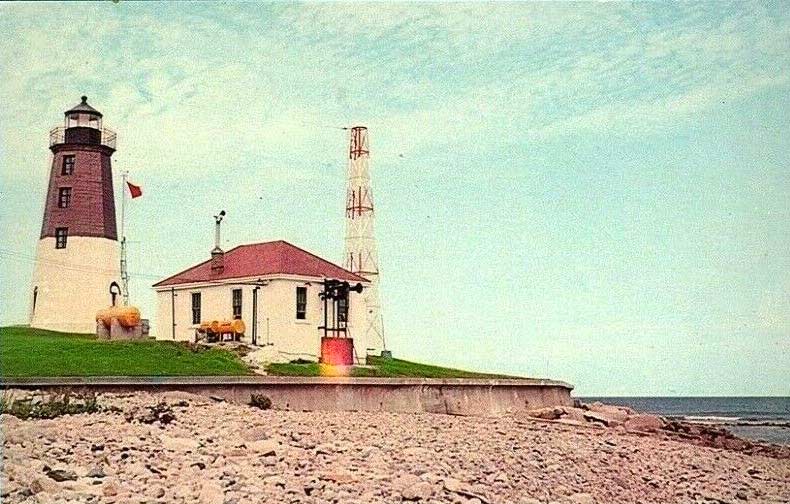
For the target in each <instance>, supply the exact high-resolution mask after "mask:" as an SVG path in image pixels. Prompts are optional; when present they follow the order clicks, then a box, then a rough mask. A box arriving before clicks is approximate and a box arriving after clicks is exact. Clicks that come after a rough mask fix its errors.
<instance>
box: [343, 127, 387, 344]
mask: <svg viewBox="0 0 790 504" xmlns="http://www.w3.org/2000/svg"><path fill="white" fill-rule="evenodd" d="M373 221H374V211H373V192H372V190H371V188H370V148H369V145H368V129H367V128H366V127H365V126H354V127H353V128H351V143H350V146H349V152H348V185H347V186H346V252H345V256H344V260H343V266H344V267H345V268H346V269H347V270H349V271H351V272H352V273H356V274H358V275H360V276H363V277H365V278H367V279H368V280H370V283H371V285H370V286H369V287H367V288H366V289H365V290H364V291H363V298H364V300H365V309H366V313H365V315H366V317H365V320H366V323H365V329H364V331H363V334H362V336H363V337H364V338H365V340H364V341H365V342H366V344H367V345H368V346H371V345H374V346H375V347H379V345H381V346H380V347H379V348H382V349H386V346H385V345H384V332H383V329H382V323H381V320H382V316H381V305H380V304H379V288H378V287H379V258H378V251H377V249H376V238H375V235H374V233H373ZM379 342H380V343H379Z"/></svg>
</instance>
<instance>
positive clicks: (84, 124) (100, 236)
mask: <svg viewBox="0 0 790 504" xmlns="http://www.w3.org/2000/svg"><path fill="white" fill-rule="evenodd" d="M65 115H66V118H65V123H64V125H63V126H62V127H56V128H54V129H53V130H52V131H50V135H49V148H50V150H51V151H52V154H53V156H52V169H51V170H50V174H49V189H48V190H47V199H46V202H45V205H44V219H43V223H42V225H41V237H40V239H39V242H38V246H37V250H36V265H35V271H34V273H33V285H32V287H31V293H30V295H31V304H30V306H31V307H30V325H31V326H32V327H37V328H41V329H51V330H55V331H68V332H83V333H86V332H93V331H95V330H96V321H95V317H96V311H98V310H99V309H101V308H105V307H107V306H109V305H110V304H112V303H113V302H115V301H116V299H115V298H116V296H117V294H118V293H120V289H119V284H120V276H121V273H120V246H119V243H118V232H117V230H116V225H115V199H114V196H113V182H112V168H111V165H110V157H112V155H113V153H114V152H115V133H113V132H112V131H110V130H107V129H103V128H102V115H101V113H100V112H99V111H98V110H96V109H94V108H93V107H91V106H90V105H88V98H87V97H85V96H83V97H82V102H81V103H80V104H78V105H77V106H76V107H74V108H72V109H70V110H67V111H66V113H65Z"/></svg>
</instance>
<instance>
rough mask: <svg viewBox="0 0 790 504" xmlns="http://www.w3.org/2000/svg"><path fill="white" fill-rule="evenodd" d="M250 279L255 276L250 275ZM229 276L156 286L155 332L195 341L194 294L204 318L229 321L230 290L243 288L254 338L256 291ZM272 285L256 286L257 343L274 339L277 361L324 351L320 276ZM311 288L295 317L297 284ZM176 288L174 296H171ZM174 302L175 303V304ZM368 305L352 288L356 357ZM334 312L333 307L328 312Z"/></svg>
mask: <svg viewBox="0 0 790 504" xmlns="http://www.w3.org/2000/svg"><path fill="white" fill-rule="evenodd" d="M250 280H252V279H250ZM231 282H232V281H229V282H228V283H227V284H221V285H202V286H201V285H195V286H183V285H180V286H178V285H177V286H174V287H175V289H174V291H171V289H170V288H169V287H160V288H157V318H156V325H155V335H156V338H157V339H161V340H172V339H173V336H174V333H175V339H176V340H179V341H191V340H194V338H195V329H196V328H197V327H198V325H199V324H192V295H191V294H192V293H193V292H200V293H201V317H200V318H201V321H202V322H210V321H212V320H229V319H231V318H232V315H233V304H232V299H233V297H232V291H233V289H242V320H243V321H244V323H245V324H246V326H247V330H246V333H245V341H246V342H248V343H249V342H251V338H252V332H253V327H252V295H253V294H252V291H253V289H254V288H255V286H253V285H239V284H233V283H231ZM268 282H269V283H268V284H267V285H265V286H263V287H260V288H259V289H258V319H257V326H258V327H257V343H258V345H266V344H271V345H272V346H273V348H274V350H275V352H276V354H277V355H278V360H282V361H289V360H293V359H298V358H303V359H312V360H316V359H317V358H318V355H319V354H320V342H321V335H322V334H323V331H319V330H318V326H320V325H323V321H324V314H323V303H322V301H321V299H320V298H319V295H318V294H319V292H321V288H322V285H321V280H320V279H312V280H311V279H308V278H304V279H295V278H288V279H285V278H276V279H268ZM300 286H303V287H306V288H307V311H306V318H305V319H304V320H298V319H297V318H296V287H300ZM173 292H174V293H175V297H173ZM173 303H175V304H173ZM173 309H175V319H176V326H175V330H173V327H172V319H171V312H172V310H173ZM364 310H365V306H364V300H363V299H362V294H357V293H354V292H352V293H351V294H350V299H349V335H350V336H352V337H354V347H355V351H356V354H357V356H359V357H360V358H361V359H362V360H364V357H365V355H366V349H367V347H368V345H367V342H366V341H364V340H363V336H362V335H363V334H364V321H365V313H364ZM330 315H331V311H330Z"/></svg>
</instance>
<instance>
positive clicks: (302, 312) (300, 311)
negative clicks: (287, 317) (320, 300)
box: [296, 287, 307, 320]
mask: <svg viewBox="0 0 790 504" xmlns="http://www.w3.org/2000/svg"><path fill="white" fill-rule="evenodd" d="M306 317H307V287H297V288H296V318H297V320H304V319H305V318H306Z"/></svg>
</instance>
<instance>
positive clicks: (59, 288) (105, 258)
mask: <svg viewBox="0 0 790 504" xmlns="http://www.w3.org/2000/svg"><path fill="white" fill-rule="evenodd" d="M120 253H121V251H120V246H119V244H118V242H117V241H116V240H110V239H108V238H97V237H87V236H69V237H68V239H67V242H66V247H65V248H60V249H58V248H55V238H52V237H46V238H42V239H41V240H40V241H39V242H38V246H37V248H36V266H35V270H34V272H33V292H32V293H30V295H31V305H30V325H31V327H36V328H39V329H50V330H53V331H64V332H75V333H95V332H96V312H97V311H98V310H100V309H102V308H106V307H108V306H110V305H111V303H112V296H111V295H110V285H111V284H112V283H113V282H116V283H117V284H119V285H120V282H121V271H120V266H119V264H120ZM116 303H117V304H121V300H120V299H117V300H116Z"/></svg>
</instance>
